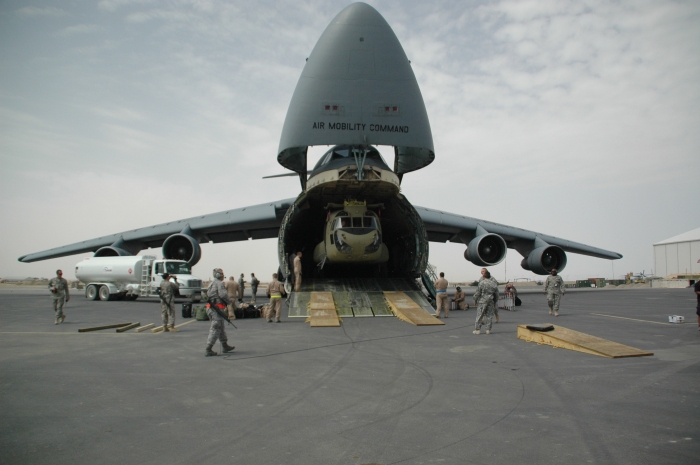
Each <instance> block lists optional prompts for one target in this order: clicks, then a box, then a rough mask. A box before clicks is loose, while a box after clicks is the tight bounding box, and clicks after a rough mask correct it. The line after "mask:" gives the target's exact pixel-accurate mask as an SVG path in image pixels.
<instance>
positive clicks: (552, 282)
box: [544, 268, 566, 316]
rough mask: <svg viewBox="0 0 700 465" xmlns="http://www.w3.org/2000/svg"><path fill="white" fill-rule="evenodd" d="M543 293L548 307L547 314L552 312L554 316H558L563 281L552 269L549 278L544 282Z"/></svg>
mask: <svg viewBox="0 0 700 465" xmlns="http://www.w3.org/2000/svg"><path fill="white" fill-rule="evenodd" d="M544 293H545V294H547V305H549V314H550V315H551V314H552V311H554V316H559V302H560V301H561V296H563V295H564V294H565V293H566V291H564V280H563V279H561V276H558V275H557V269H556V268H552V271H551V276H547V280H546V281H545V282H544Z"/></svg>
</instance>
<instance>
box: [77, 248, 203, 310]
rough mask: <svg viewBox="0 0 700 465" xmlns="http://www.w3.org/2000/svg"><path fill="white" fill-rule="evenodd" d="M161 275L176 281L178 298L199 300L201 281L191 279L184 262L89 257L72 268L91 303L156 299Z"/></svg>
mask: <svg viewBox="0 0 700 465" xmlns="http://www.w3.org/2000/svg"><path fill="white" fill-rule="evenodd" d="M163 273H168V274H170V275H171V276H173V277H174V278H177V281H176V282H177V284H178V286H179V287H180V289H179V295H180V296H189V297H191V298H192V299H193V300H194V299H198V298H200V297H201V293H202V280H201V279H199V278H197V277H195V276H192V270H191V268H190V265H188V264H187V262H186V261H184V260H169V259H156V257H154V256H150V255H142V256H126V257H91V258H86V259H85V260H83V261H81V262H80V263H78V264H76V265H75V277H76V278H78V280H79V281H80V282H82V283H83V284H85V297H86V298H88V299H90V300H97V299H100V300H120V299H129V300H136V299H138V298H139V296H145V297H147V296H155V295H158V294H157V290H158V289H159V288H160V283H161V281H162V280H163V277H162V275H163ZM171 279H172V278H171Z"/></svg>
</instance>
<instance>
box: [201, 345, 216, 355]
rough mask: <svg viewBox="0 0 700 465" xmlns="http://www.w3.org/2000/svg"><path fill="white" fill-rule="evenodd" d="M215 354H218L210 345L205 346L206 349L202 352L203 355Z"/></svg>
mask: <svg viewBox="0 0 700 465" xmlns="http://www.w3.org/2000/svg"><path fill="white" fill-rule="evenodd" d="M215 355H219V354H218V353H216V352H214V351H213V350H211V346H207V349H206V351H205V352H204V356H205V357H213V356H215Z"/></svg>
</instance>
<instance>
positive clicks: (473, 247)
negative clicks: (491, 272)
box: [464, 233, 508, 266]
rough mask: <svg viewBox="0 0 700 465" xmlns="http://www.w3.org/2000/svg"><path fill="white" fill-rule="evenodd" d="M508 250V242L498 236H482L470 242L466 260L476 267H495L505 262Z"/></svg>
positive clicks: (465, 255)
mask: <svg viewBox="0 0 700 465" xmlns="http://www.w3.org/2000/svg"><path fill="white" fill-rule="evenodd" d="M507 250H508V246H507V245H506V241H505V240H504V239H503V238H502V237H501V236H499V235H498V234H493V233H488V234H482V235H481V236H477V237H475V238H474V239H472V240H471V242H469V245H468V246H467V250H465V251H464V258H465V259H467V260H469V261H470V262H472V263H473V264H475V265H476V266H493V265H497V264H499V263H501V262H502V261H503V259H504V258H505V257H506V251H507Z"/></svg>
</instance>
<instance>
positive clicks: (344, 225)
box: [333, 216, 377, 229]
mask: <svg viewBox="0 0 700 465" xmlns="http://www.w3.org/2000/svg"><path fill="white" fill-rule="evenodd" d="M348 228H372V229H377V220H376V218H374V217H371V216H364V217H360V216H358V217H354V218H348V217H344V218H336V219H335V221H334V223H333V229H348Z"/></svg>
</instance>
